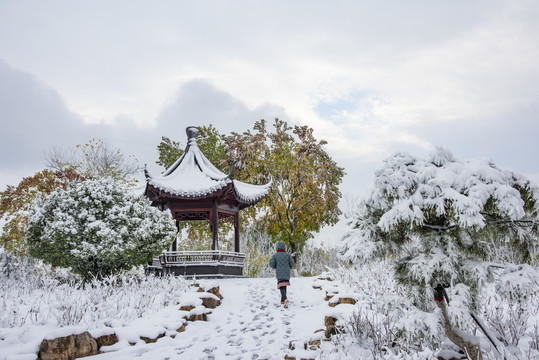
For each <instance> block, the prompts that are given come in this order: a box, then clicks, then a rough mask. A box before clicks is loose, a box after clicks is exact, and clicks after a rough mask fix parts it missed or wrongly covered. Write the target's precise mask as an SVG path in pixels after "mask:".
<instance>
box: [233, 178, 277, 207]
mask: <svg viewBox="0 0 539 360" xmlns="http://www.w3.org/2000/svg"><path fill="white" fill-rule="evenodd" d="M233 184H234V196H235V198H236V201H238V203H240V204H244V205H246V206H244V207H247V206H251V205H254V204H256V203H258V202H259V201H260V200H262V199H264V198H265V197H266V196H267V195H268V194H269V192H270V190H271V185H272V181H270V182H269V183H267V184H266V185H251V184H246V183H244V182H241V181H238V180H234V181H233Z"/></svg>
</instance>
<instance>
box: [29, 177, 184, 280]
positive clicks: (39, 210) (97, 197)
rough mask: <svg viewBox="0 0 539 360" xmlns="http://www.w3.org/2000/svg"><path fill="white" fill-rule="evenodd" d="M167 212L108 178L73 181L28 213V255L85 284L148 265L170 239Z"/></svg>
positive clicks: (170, 222)
mask: <svg viewBox="0 0 539 360" xmlns="http://www.w3.org/2000/svg"><path fill="white" fill-rule="evenodd" d="M175 233H176V227H175V224H174V221H173V220H172V216H171V215H170V211H163V212H162V211H159V210H158V209H157V208H155V207H152V206H151V204H150V201H149V200H148V199H146V198H144V197H138V196H135V195H133V194H132V193H131V192H130V191H129V190H128V189H127V188H126V187H124V186H122V185H120V184H119V183H117V182H115V181H114V180H112V179H110V178H103V179H99V180H88V181H83V182H74V183H71V184H70V185H69V186H68V188H67V189H66V190H63V189H59V190H57V191H55V192H53V193H52V194H51V195H49V196H48V197H47V198H46V199H45V200H44V201H38V202H37V203H36V204H35V205H34V206H33V207H32V209H31V210H30V215H29V223H28V228H27V230H26V237H27V242H28V249H29V254H30V255H31V256H33V257H36V258H39V259H42V260H44V261H45V262H47V263H50V264H52V265H57V266H62V267H69V268H71V269H72V271H73V272H75V273H77V274H80V275H81V276H82V277H83V278H84V279H85V280H89V279H91V278H92V277H94V276H97V277H105V276H108V275H111V274H114V273H117V272H118V271H121V270H127V269H130V268H131V267H133V266H136V265H141V264H144V263H147V262H148V261H149V260H150V259H151V258H152V257H153V256H156V255H158V254H159V253H161V251H162V250H163V249H165V248H166V247H167V246H168V245H169V244H170V243H171V242H172V240H173V237H174V235H175Z"/></svg>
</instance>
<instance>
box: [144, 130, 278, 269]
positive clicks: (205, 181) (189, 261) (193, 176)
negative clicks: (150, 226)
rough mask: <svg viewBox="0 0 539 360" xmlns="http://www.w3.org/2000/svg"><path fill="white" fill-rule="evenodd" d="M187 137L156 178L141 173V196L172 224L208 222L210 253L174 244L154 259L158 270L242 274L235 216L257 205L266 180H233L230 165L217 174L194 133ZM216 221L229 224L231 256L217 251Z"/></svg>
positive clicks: (261, 197) (265, 186)
mask: <svg viewBox="0 0 539 360" xmlns="http://www.w3.org/2000/svg"><path fill="white" fill-rule="evenodd" d="M186 132H187V139H188V141H187V147H186V149H185V152H184V153H183V155H182V156H181V157H180V158H179V159H178V160H177V161H176V162H175V163H174V164H173V165H172V166H171V167H170V168H169V169H167V170H166V171H165V172H164V173H163V174H162V175H161V176H159V177H154V176H151V175H150V174H149V173H148V171H147V170H145V175H146V190H145V195H146V196H147V197H148V198H149V199H150V201H151V202H152V205H154V206H157V207H159V208H160V209H161V210H164V209H170V211H171V213H172V216H173V218H174V219H175V220H176V224H177V225H179V222H180V221H182V220H205V221H209V223H210V227H211V230H212V234H213V237H212V250H211V251H196V252H195V251H185V252H179V251H176V250H177V245H176V241H174V243H173V244H172V246H171V249H170V250H169V251H165V252H164V253H163V254H162V255H161V256H160V257H159V260H160V261H159V264H160V265H161V268H162V271H167V272H173V273H175V274H176V275H198V274H204V275H211V274H226V275H241V273H242V270H243V259H244V258H245V255H244V254H241V253H240V250H241V249H240V234H239V212H240V210H242V209H244V208H246V207H248V206H251V205H254V204H256V203H257V202H259V201H260V200H262V199H263V198H264V197H265V196H266V195H267V194H268V192H269V191H270V187H271V181H270V182H269V183H268V184H266V185H251V184H247V183H244V182H242V181H239V180H236V179H234V175H235V166H232V170H231V172H230V174H228V175H226V174H224V173H222V172H221V171H220V170H218V169H217V168H216V167H215V166H214V165H213V164H211V162H210V161H209V160H208V159H207V158H206V156H204V154H203V153H202V151H201V150H200V148H199V147H198V145H197V136H198V129H197V128H196V127H193V126H191V127H188V128H187V129H186ZM221 221H232V223H233V224H234V252H230V251H220V250H219V231H218V229H219V223H220V222H221ZM155 263H156V262H155V261H154V264H155ZM240 265H241V266H240Z"/></svg>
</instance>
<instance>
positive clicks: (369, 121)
mask: <svg viewBox="0 0 539 360" xmlns="http://www.w3.org/2000/svg"><path fill="white" fill-rule="evenodd" d="M31 4H32V6H28V5H27V4H26V3H24V4H23V3H21V2H18V1H14V0H11V1H4V2H2V3H0V58H3V59H4V60H5V61H6V62H7V63H9V64H11V65H12V66H16V67H17V68H20V69H24V70H25V71H26V72H28V73H32V74H34V75H35V77H36V78H38V79H39V81H41V82H42V83H46V84H48V85H50V87H51V88H52V90H54V92H55V93H56V95H57V97H58V98H59V99H60V100H61V103H62V104H63V105H62V106H61V107H63V108H64V109H63V110H61V111H63V112H64V113H69V114H71V115H73V113H76V114H77V116H75V117H76V118H78V119H79V120H80V118H82V119H84V121H85V122H86V123H92V124H94V127H91V129H93V130H92V131H95V132H97V133H101V134H104V133H107V132H110V133H111V137H114V138H115V139H118V138H119V137H117V136H116V135H114V134H115V133H116V132H122V131H123V133H124V135H125V137H124V140H122V142H123V143H125V144H126V146H129V140H128V137H127V135H129V136H131V138H132V139H133V140H134V141H138V142H141V141H146V145H145V147H144V149H146V152H148V153H152V152H153V151H154V150H153V149H154V145H156V143H155V142H156V140H155V138H157V139H158V133H159V132H160V131H161V132H162V131H163V130H162V129H163V128H162V127H161V126H164V124H165V123H166V124H168V125H169V126H172V124H176V123H175V122H174V120H175V119H174V117H178V124H176V125H177V126H178V129H176V128H174V130H171V133H172V134H175V133H178V132H179V133H180V135H179V138H180V140H182V138H181V136H183V128H182V127H183V125H184V122H185V123H188V122H191V121H197V122H200V123H201V124H202V123H205V122H207V123H213V124H220V125H221V126H223V129H225V126H228V125H229V124H230V123H232V122H234V120H236V121H237V126H238V127H244V128H247V127H248V126H247V124H248V123H249V120H248V119H249V118H251V117H252V119H251V120H252V121H255V120H257V119H258V118H259V117H262V116H263V117H266V118H271V117H273V116H279V117H281V118H284V120H288V121H291V122H296V123H302V124H308V125H310V126H312V127H313V128H314V129H315V134H316V136H317V137H318V138H324V139H326V140H328V141H329V145H328V148H329V149H330V151H331V153H332V155H334V156H335V157H336V158H337V159H338V160H339V161H342V162H343V163H346V164H347V165H348V166H355V165H354V164H360V165H361V166H364V167H365V168H366V169H367V168H369V169H370V167H369V166H371V164H374V163H379V162H380V161H381V160H382V159H383V158H384V157H386V156H388V155H389V154H390V153H392V152H394V151H396V150H409V151H411V152H426V151H428V149H430V148H432V146H434V145H438V144H440V142H443V145H445V146H447V147H449V148H451V149H452V150H453V151H454V152H455V153H458V152H459V150H460V151H463V152H465V151H469V152H479V150H478V149H481V151H483V152H484V155H486V156H493V157H495V160H496V157H500V158H501V159H503V160H502V161H503V162H506V163H508V164H512V163H514V164H530V163H532V161H531V160H529V159H530V156H531V155H530V154H532V153H534V152H535V153H536V152H537V151H539V149H538V148H537V147H538V146H539V145H535V141H532V140H531V138H530V137H531V136H532V135H531V134H532V131H529V129H530V128H531V129H535V128H536V127H534V125H533V123H532V122H533V121H536V117H537V114H538V113H539V101H538V100H539V99H538V98H537V97H538V95H537V94H539V89H537V87H538V85H537V84H539V65H538V64H539V62H538V61H537V59H538V58H539V44H538V43H537V41H536V39H537V38H539V24H538V23H537V21H536V19H535V16H534V14H536V13H537V10H539V5H538V4H537V3H536V2H534V1H519V2H507V1H481V0H479V1H474V2H462V3H461V2H444V3H442V2H424V1H407V2H405V3H404V2H394V3H393V4H392V6H390V7H388V6H387V4H379V3H375V2H368V1H343V2H333V3H327V2H317V1H314V2H313V1H299V2H293V3H278V2H277V3H276V2H274V1H261V2H255V3H242V2H224V3H223V2H221V1H208V2H203V3H201V2H191V3H189V2H177V1H163V2H160V3H159V4H158V5H156V4H148V3H146V2H143V1H127V0H126V1H123V0H121V1H115V2H108V1H99V0H96V1H92V2H85V3H77V4H74V3H72V2H70V1H64V0H58V1H56V2H53V3H43V2H39V1H34V2H31ZM201 79H203V81H202V80H201ZM195 85H198V86H199V87H198V88H197V87H196V86H195ZM178 89H180V90H178ZM182 89H183V93H182V92H181V91H182ZM197 89H198V90H197ZM185 91H189V92H190V93H189V94H186V93H185ZM197 91H199V92H197ZM204 96H206V97H207V98H204ZM204 100H206V101H204ZM58 111H60V110H58ZM219 112H221V113H222V114H223V119H221V118H220V117H219ZM47 116H48V117H49V118H48V119H49V120H50V121H53V120H52V118H51V117H52V115H47ZM197 116H198V118H197ZM224 119H226V120H224ZM79 120H73V119H72V120H70V121H72V122H76V121H79ZM28 121H30V120H28ZM53 122H54V121H53ZM132 123H134V124H136V126H135V127H133V125H132ZM160 123H161V124H160ZM99 124H109V125H110V124H116V125H115V126H109V127H100V126H101V125H99ZM516 124H518V126H519V127H522V128H528V131H520V132H519V135H520V136H521V139H520V140H521V141H520V143H519V142H518V141H517V140H514V139H512V138H511V136H512V130H514V128H515V125H516ZM76 127H77V129H78V130H77V131H79V130H80V129H83V130H81V132H82V135H86V134H87V133H88V131H89V129H90V128H84V127H80V128H79V125H76ZM104 129H109V130H108V131H106V130H104ZM110 129H112V130H110ZM118 129H122V131H119V130H118ZM225 131H226V130H225ZM144 132H145V133H146V134H147V135H146V137H144V136H141V134H143V133H144ZM486 134H488V136H486ZM165 135H168V133H167V134H165ZM53 138H54V139H58V140H57V141H62V139H61V138H60V137H53ZM150 138H151V140H150ZM55 141H56V140H55ZM471 142H474V144H473V146H472V144H470V143H471ZM500 144H502V145H504V147H511V148H509V149H504V150H501V149H500ZM525 146H527V148H526V149H524V147H525ZM150 149H152V150H151V151H150ZM462 155H463V156H464V157H467V156H468V154H466V153H463V154H462ZM474 155H475V153H474V154H471V156H474ZM511 159H513V160H511ZM518 166H523V167H522V168H523V169H525V171H527V172H530V173H536V172H537V169H536V168H535V169H533V168H531V165H518ZM350 173H354V174H356V173H357V171H355V169H354V171H350ZM354 176H357V175H354Z"/></svg>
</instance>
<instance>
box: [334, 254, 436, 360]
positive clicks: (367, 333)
mask: <svg viewBox="0 0 539 360" xmlns="http://www.w3.org/2000/svg"><path fill="white" fill-rule="evenodd" d="M331 274H332V277H334V278H335V280H336V281H337V282H342V283H343V284H344V285H345V286H346V287H347V288H349V289H350V290H351V291H352V292H354V293H356V294H358V297H359V299H360V300H359V302H358V303H357V305H356V306H357V308H356V310H355V311H354V313H353V314H352V316H351V317H350V319H349V320H348V321H347V322H346V324H345V325H344V327H345V329H346V334H348V336H351V337H352V338H353V341H354V342H355V343H357V344H360V345H362V346H366V347H368V348H369V349H371V351H372V356H373V358H385V355H384V356H382V353H384V354H387V353H388V352H392V353H395V354H397V353H400V354H412V353H416V352H418V351H422V350H424V349H426V348H429V347H430V348H436V346H437V345H438V344H440V342H441V339H442V337H443V326H442V324H441V322H440V318H439V316H437V314H435V313H434V314H433V313H429V312H425V311H422V310H420V309H418V308H417V307H416V306H414V304H413V302H412V300H410V299H409V298H408V297H406V296H404V295H405V294H406V290H405V288H404V287H403V286H402V285H399V284H398V283H397V282H396V281H395V278H394V276H393V271H392V268H391V263H390V262H389V261H387V260H384V261H374V262H371V263H369V264H363V265H358V266H355V267H351V268H343V267H341V268H339V269H335V270H333V271H332V272H331Z"/></svg>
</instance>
